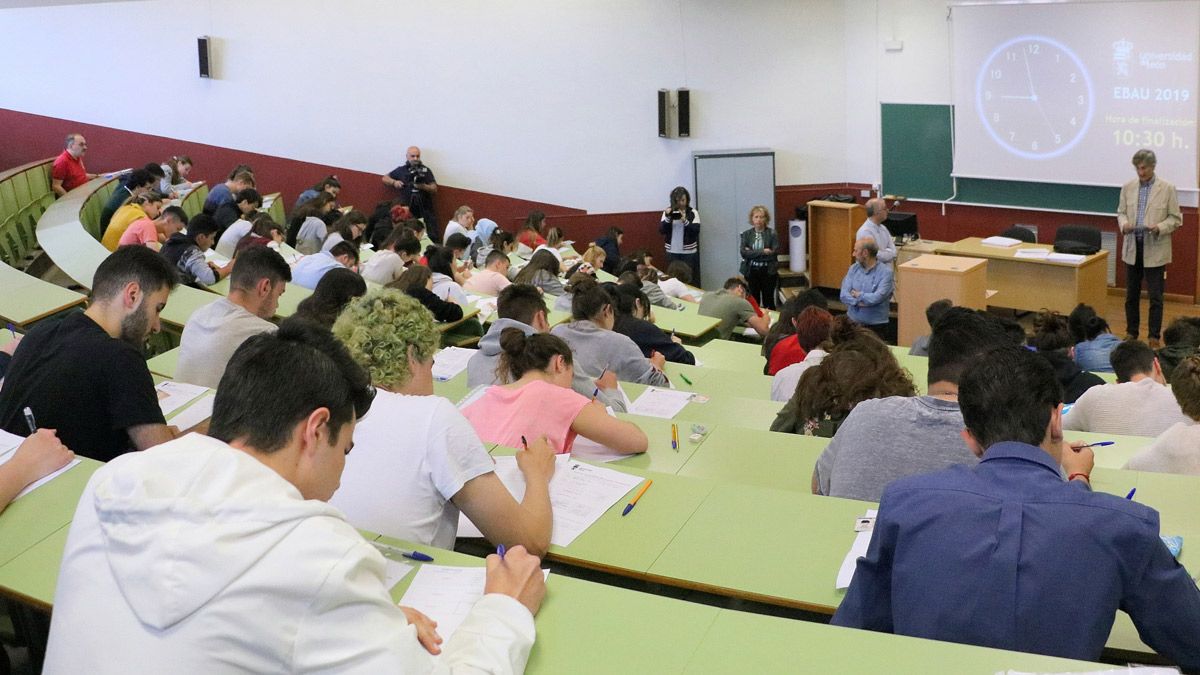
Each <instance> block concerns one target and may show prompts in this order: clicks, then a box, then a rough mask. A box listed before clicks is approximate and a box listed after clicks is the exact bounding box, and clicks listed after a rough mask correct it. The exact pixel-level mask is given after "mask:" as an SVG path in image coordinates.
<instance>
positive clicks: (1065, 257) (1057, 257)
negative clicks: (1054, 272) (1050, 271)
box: [1046, 253, 1087, 265]
mask: <svg viewBox="0 0 1200 675" xmlns="http://www.w3.org/2000/svg"><path fill="white" fill-rule="evenodd" d="M1086 257H1087V256H1085V255H1079V254H1078V253H1051V254H1050V255H1048V256H1046V260H1048V261H1050V262H1060V263H1071V264H1072V265H1078V264H1079V263H1081V262H1083V259H1084V258H1086Z"/></svg>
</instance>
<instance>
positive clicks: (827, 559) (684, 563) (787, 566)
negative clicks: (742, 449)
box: [639, 483, 874, 614]
mask: <svg viewBox="0 0 1200 675" xmlns="http://www.w3.org/2000/svg"><path fill="white" fill-rule="evenodd" d="M651 489H653V488H651ZM639 506H640V504H639ZM868 508H874V506H873V505H871V504H868V503H866V502H858V501H851V500H848V499H835V498H832V497H819V496H815V495H811V494H803V493H800V492H788V491H783V490H771V489H767V488H759V487H752V486H746V485H733V484H729V483H722V484H719V485H717V486H715V487H714V488H713V489H712V491H711V492H710V493H709V495H708V497H707V498H706V499H705V500H704V503H703V504H701V505H700V508H698V509H696V512H695V513H694V514H693V515H692V517H691V519H690V520H688V522H687V524H685V525H684V526H683V528H682V529H681V530H679V532H678V533H677V534H676V535H675V537H674V538H673V539H672V540H671V542H670V544H669V545H668V546H667V548H666V550H665V551H663V553H662V555H660V556H659V557H658V559H657V560H656V561H655V562H654V564H653V565H652V566H651V567H650V575H649V577H650V579H651V580H652V581H661V582H663V583H667V584H670V585H675V586H683V587H687V588H699V589H702V590H706V591H709V592H712V593H718V594H721V595H729V596H732V597H737V598H747V599H752V600H760V601H763V602H769V603H772V604H777V605H786V606H792V607H800V608H803V609H807V610H811V611H816V612H822V613H826V614H832V613H833V610H834V609H835V608H836V607H837V606H838V604H839V603H841V601H842V597H843V596H844V595H845V593H844V591H838V590H835V589H834V582H835V581H836V580H837V571H838V568H839V567H841V564H842V558H844V557H845V555H846V551H848V550H850V545H851V544H852V543H853V542H854V536H855V533H854V519H855V518H857V517H858V516H861V515H862V514H863V513H864V512H865V511H866V509H868ZM718 549H719V550H722V551H733V552H736V553H735V554H734V557H733V558H732V559H731V558H730V557H728V556H724V555H715V554H714V551H716V550H718Z"/></svg>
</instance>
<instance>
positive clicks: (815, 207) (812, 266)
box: [808, 200, 867, 288]
mask: <svg viewBox="0 0 1200 675" xmlns="http://www.w3.org/2000/svg"><path fill="white" fill-rule="evenodd" d="M866 220H867V209H866V208H865V207H863V206H862V205H861V204H846V203H844V202H826V201H820V200H818V201H811V202H809V203H808V251H809V273H810V274H811V275H812V285H813V286H814V287H821V288H841V287H842V278H843V277H845V276H846V270H848V269H850V263H852V262H854V259H853V257H852V254H853V252H854V235H855V234H856V233H857V232H858V228H859V227H860V226H862V224H863V223H864V222H866Z"/></svg>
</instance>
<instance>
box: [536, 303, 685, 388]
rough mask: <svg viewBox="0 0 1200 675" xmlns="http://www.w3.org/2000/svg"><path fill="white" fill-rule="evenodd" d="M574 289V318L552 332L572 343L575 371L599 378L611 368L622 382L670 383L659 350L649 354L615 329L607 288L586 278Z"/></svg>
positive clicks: (572, 312)
mask: <svg viewBox="0 0 1200 675" xmlns="http://www.w3.org/2000/svg"><path fill="white" fill-rule="evenodd" d="M574 290H575V293H574V295H573V297H572V298H571V317H572V320H571V321H570V322H569V323H564V324H559V325H558V326H555V327H554V328H553V329H552V330H551V331H550V333H551V335H555V336H557V337H560V338H562V339H563V340H564V341H566V343H567V344H568V345H570V346H571V351H572V352H573V353H574V354H575V370H576V372H582V373H583V374H584V375H586V376H587V377H592V378H598V377H600V376H601V375H602V374H603V373H604V371H606V370H611V371H612V372H614V373H616V375H617V379H618V380H621V381H623V382H636V383H638V384H648V385H653V386H658V387H665V386H668V385H669V384H670V382H669V381H668V380H667V375H666V373H664V372H663V370H662V368H663V364H665V363H666V357H664V356H663V355H662V354H659V353H657V352H656V353H654V354H652V355H651V356H650V358H646V357H645V356H642V350H641V349H639V348H638V346H637V344H636V343H634V341H633V340H631V339H629V338H628V337H627V336H625V335H621V334H620V333H615V332H613V324H614V323H615V322H616V314H615V313H614V309H613V308H614V304H615V303H614V299H613V296H612V295H610V294H609V292H608V290H607V289H605V288H604V287H603V286H601V285H600V284H597V283H594V282H592V283H588V282H587V281H584V282H583V283H582V284H580V285H577V286H576V287H575V289H574Z"/></svg>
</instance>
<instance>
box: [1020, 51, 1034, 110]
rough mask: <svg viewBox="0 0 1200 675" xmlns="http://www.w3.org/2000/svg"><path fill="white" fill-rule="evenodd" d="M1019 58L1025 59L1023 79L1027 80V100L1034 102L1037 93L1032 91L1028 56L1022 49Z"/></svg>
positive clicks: (1031, 76)
mask: <svg viewBox="0 0 1200 675" xmlns="http://www.w3.org/2000/svg"><path fill="white" fill-rule="evenodd" d="M1021 56H1022V57H1023V58H1024V59H1025V77H1026V78H1028V80H1029V97H1030V98H1029V100H1031V101H1036V100H1037V92H1035V91H1034V90H1033V73H1032V72H1031V71H1030V70H1029V54H1028V53H1026V52H1025V50H1024V49H1022V50H1021Z"/></svg>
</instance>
